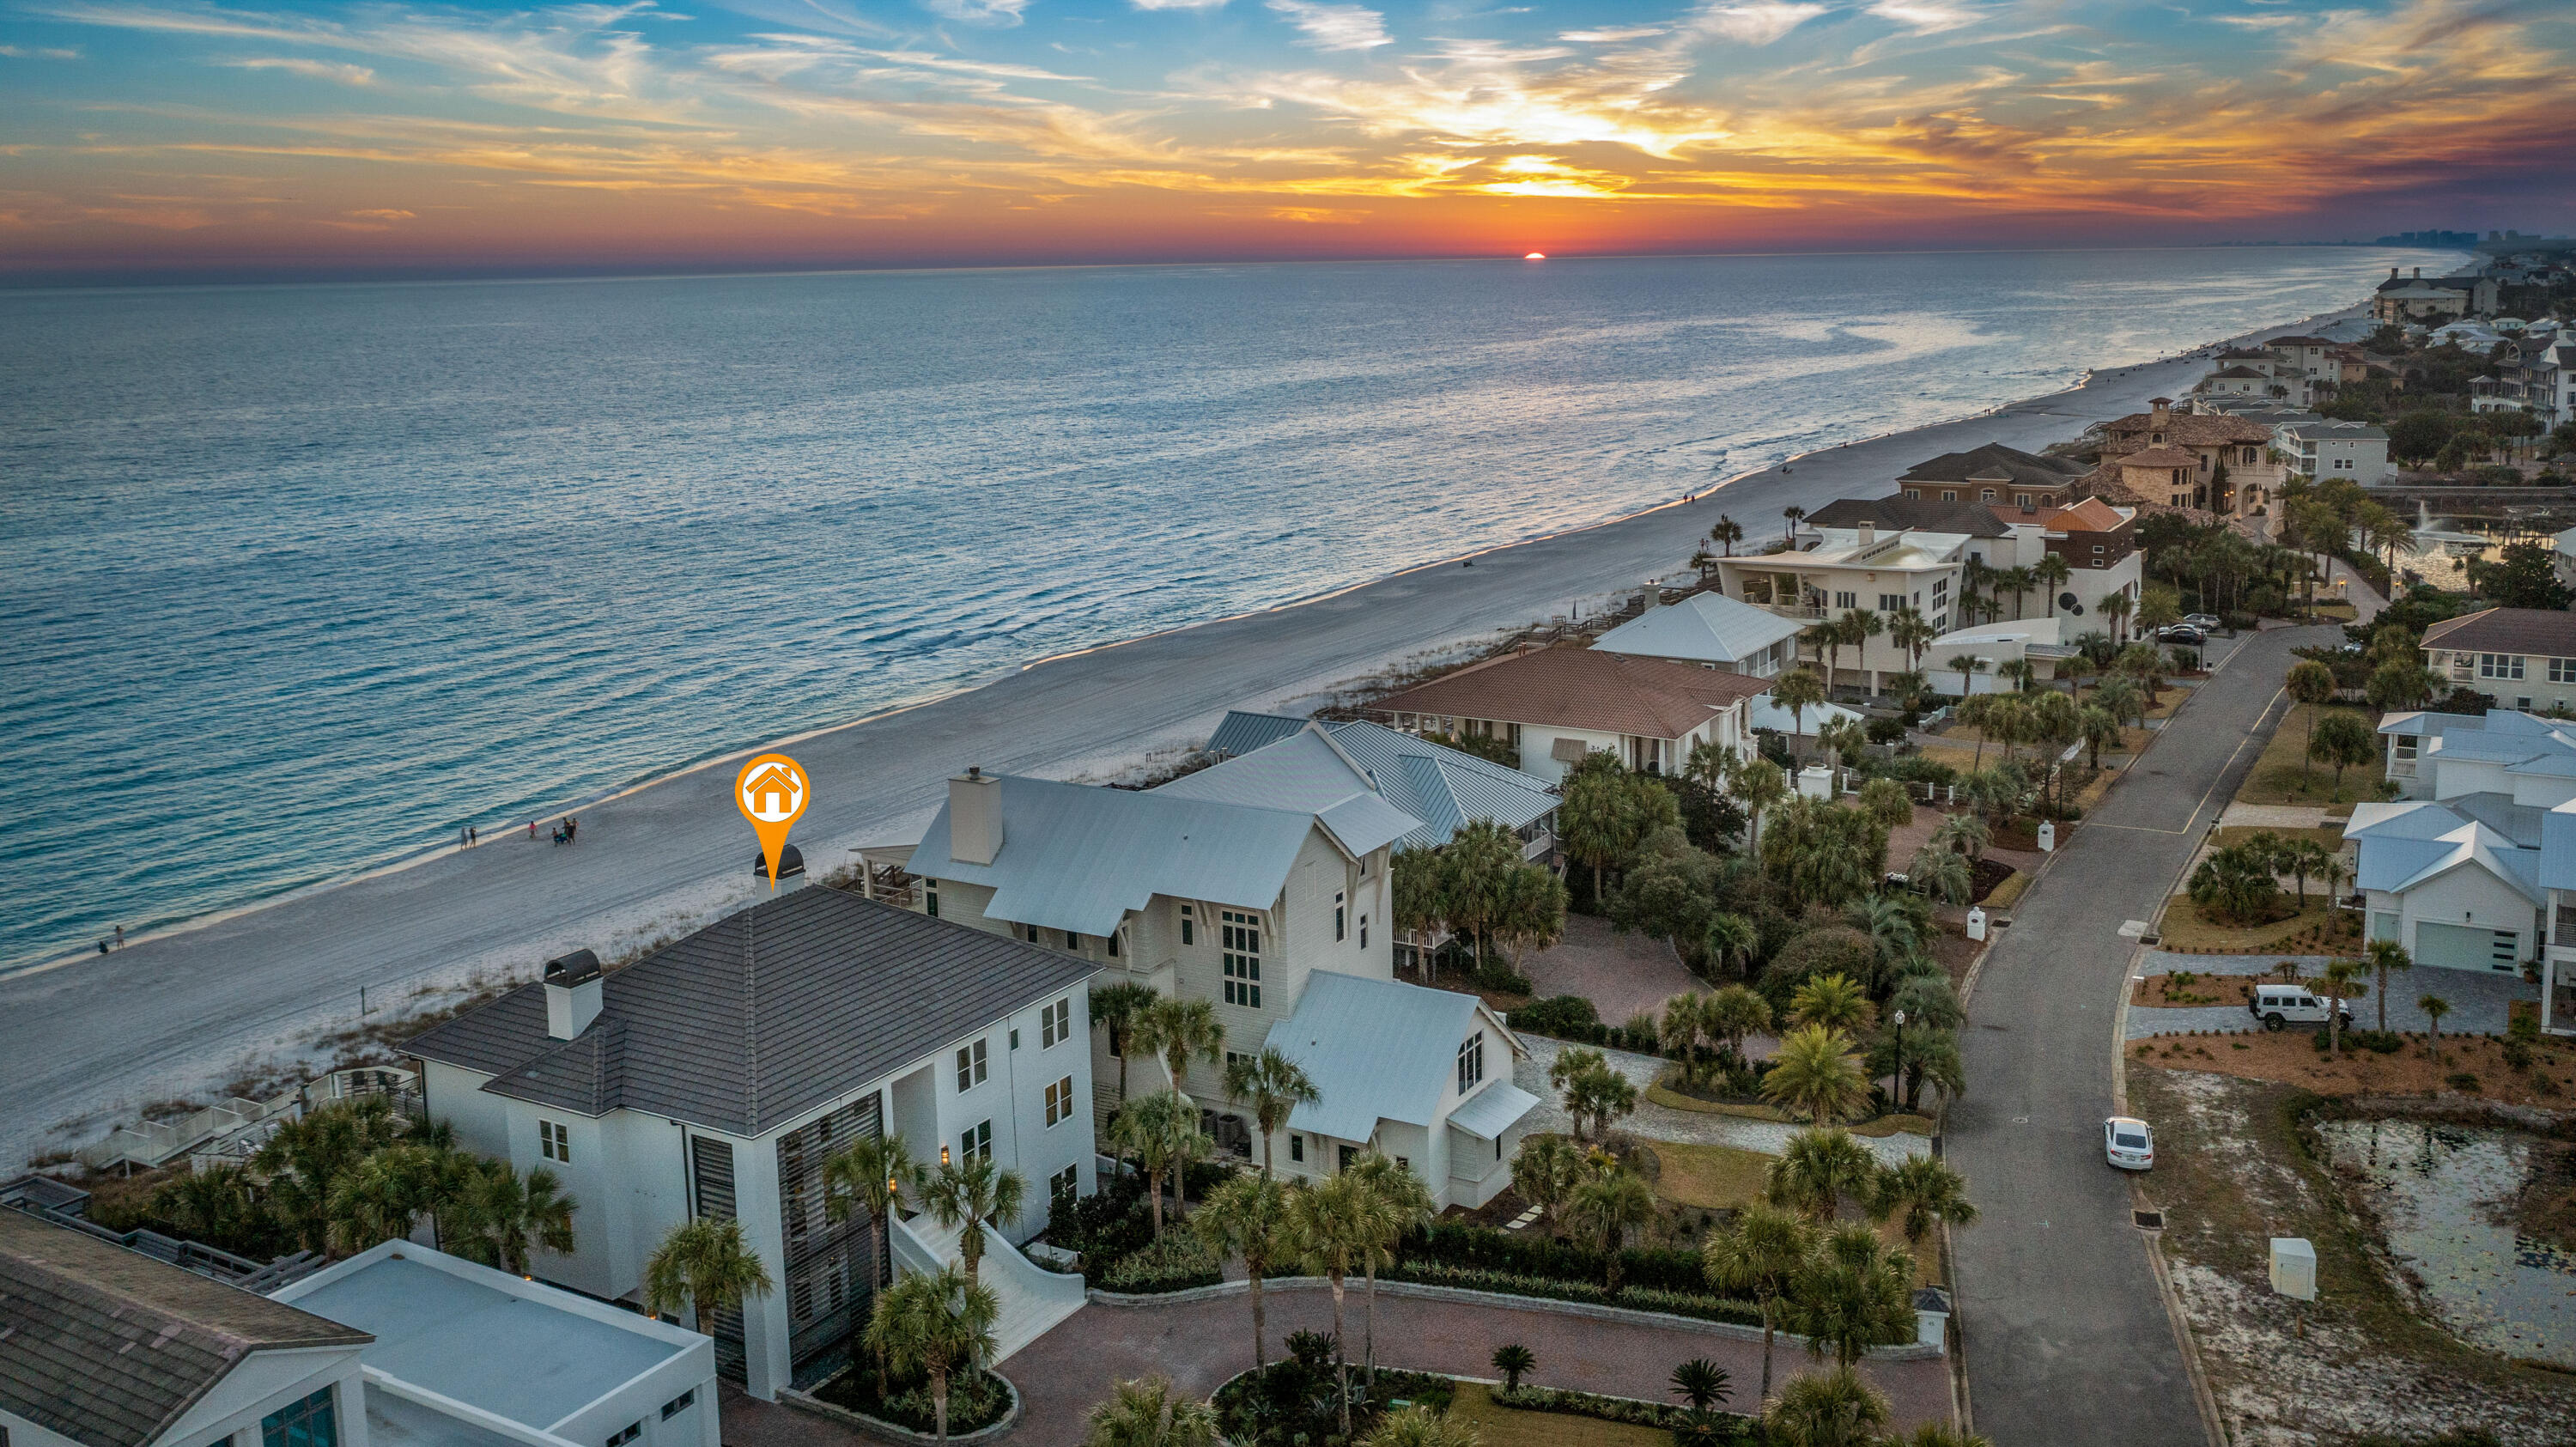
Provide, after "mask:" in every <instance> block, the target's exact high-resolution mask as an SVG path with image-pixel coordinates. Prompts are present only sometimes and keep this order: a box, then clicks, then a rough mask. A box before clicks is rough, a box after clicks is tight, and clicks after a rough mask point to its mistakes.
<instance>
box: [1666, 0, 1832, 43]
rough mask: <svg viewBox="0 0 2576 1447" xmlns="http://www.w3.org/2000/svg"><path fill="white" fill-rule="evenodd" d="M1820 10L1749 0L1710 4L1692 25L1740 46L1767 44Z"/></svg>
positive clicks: (1785, 0)
mask: <svg viewBox="0 0 2576 1447" xmlns="http://www.w3.org/2000/svg"><path fill="white" fill-rule="evenodd" d="M1824 13H1825V7H1824V6H1822V5H1812V4H1799V3H1792V0H1750V3H1746V4H1740V5H1711V6H1709V7H1708V8H1707V9H1706V10H1703V11H1701V12H1700V14H1699V15H1698V17H1697V18H1696V19H1695V20H1694V21H1693V28H1694V29H1698V30H1703V31H1705V32H1707V33H1708V34H1711V35H1715V36H1718V37H1720V38H1722V39H1726V40H1732V41H1735V42H1737V43H1739V44H1743V45H1769V44H1770V43H1771V42H1773V41H1775V40H1778V39H1779V38H1780V37H1782V36H1784V35H1787V34H1788V33H1789V32H1790V31H1792V30H1795V29H1797V28H1798V27H1799V26H1801V25H1804V24H1806V23H1807V22H1808V21H1810V20H1813V19H1815V18H1816V17H1817V16H1819V15H1822V14H1824Z"/></svg>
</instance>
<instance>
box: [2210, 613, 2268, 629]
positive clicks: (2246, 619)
mask: <svg viewBox="0 0 2576 1447" xmlns="http://www.w3.org/2000/svg"><path fill="white" fill-rule="evenodd" d="M2218 621H2219V622H2221V623H2224V624H2226V625H2227V631H2228V632H2230V633H2251V632H2253V631H2254V630H2255V629H2256V628H2259V627H2261V626H2262V623H2261V621H2260V620H2258V619H2257V618H2255V616H2254V615H2253V614H2251V613H2222V614H2220V615H2219V619H2218Z"/></svg>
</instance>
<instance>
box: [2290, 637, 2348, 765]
mask: <svg viewBox="0 0 2576 1447" xmlns="http://www.w3.org/2000/svg"><path fill="white" fill-rule="evenodd" d="M2282 687H2283V688H2285V689H2287V690H2288V691H2289V695H2290V697H2291V698H2293V699H2295V700H2297V701H2298V702H2300V703H2303V704H2306V705H2308V706H2309V708H2310V710H2311V712H2310V713H2309V714H2308V737H2307V746H2306V747H2303V748H2301V749H2300V751H2299V777H2300V778H2302V779H2304V778H2306V777H2307V776H2308V750H2309V749H2310V748H2313V747H2314V746H2315V744H2316V741H2317V716H2316V714H2315V713H2314V712H2313V710H2315V709H2319V708H2323V707H2324V706H2325V705H2327V704H2329V703H2332V702H2334V696H2335V676H2334V670H2333V669H2331V668H2328V667H2326V666H2325V665H2324V664H2322V663H2319V662H2317V661H2316V660H2315V659H2313V658H2304V659H2301V660H2300V661H2298V662H2297V663H2293V664H2291V665H2290V676H2289V678H2288V679H2287V680H2286V681H2285V682H2284V683H2283V684H2282Z"/></svg>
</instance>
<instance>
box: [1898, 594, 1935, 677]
mask: <svg viewBox="0 0 2576 1447" xmlns="http://www.w3.org/2000/svg"><path fill="white" fill-rule="evenodd" d="M1940 636H1941V630H1940V629H1938V628H1935V627H1933V626H1932V620H1931V619H1929V618H1926V617H1924V616H1923V613H1922V610H1920V609H1918V608H1916V607H1915V606H1914V605H1913V604H1911V603H1905V604H1900V605H1899V606H1898V607H1897V609H1896V611H1895V612H1893V613H1890V614H1888V615H1887V641H1888V642H1890V643H1893V644H1895V645H1896V646H1897V647H1899V648H1902V649H1904V650H1905V656H1906V657H1907V658H1908V659H1910V660H1912V662H1913V665H1914V667H1915V668H1917V669H1920V668H1921V667H1922V666H1923V650H1924V649H1926V648H1929V647H1931V646H1932V640H1933V639H1935V638H1938V637H1940Z"/></svg>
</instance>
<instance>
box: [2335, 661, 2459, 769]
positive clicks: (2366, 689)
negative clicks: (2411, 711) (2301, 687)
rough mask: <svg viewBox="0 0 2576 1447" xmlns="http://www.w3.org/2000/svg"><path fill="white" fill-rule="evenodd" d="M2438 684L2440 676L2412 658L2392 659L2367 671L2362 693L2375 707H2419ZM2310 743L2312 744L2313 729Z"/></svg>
mask: <svg viewBox="0 0 2576 1447" xmlns="http://www.w3.org/2000/svg"><path fill="white" fill-rule="evenodd" d="M2441 687H2442V680H2441V678H2440V677H2439V676H2437V675H2436V674H2434V673H2433V672H2432V670H2430V669H2428V668H2426V667H2425V666H2424V665H2423V664H2421V663H2418V662H2416V661H2415V660H2414V659H2413V658H2392V659H2390V660H2388V661H2387V662H2386V663H2383V664H2381V665H2379V666H2378V667H2377V668H2374V669H2372V670H2371V671H2370V677H2369V678H2368V679H2366V680H2364V681H2363V683H2362V686H2361V696H2362V697H2363V698H2364V699H2365V700H2367V701H2368V702H2369V704H2370V706H2371V707H2372V708H2376V709H2382V710H2386V709H2401V708H2422V707H2423V706H2424V704H2425V702H2426V701H2427V700H2429V699H2431V698H2432V696H2433V695H2434V693H2435V692H2436V691H2438V690H2439V689H2440V688H2441ZM2309 742H2310V746H2311V747H2313V746H2314V743H2315V734H2314V730H2313V729H2312V730H2311V731H2310V736H2309Z"/></svg>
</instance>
